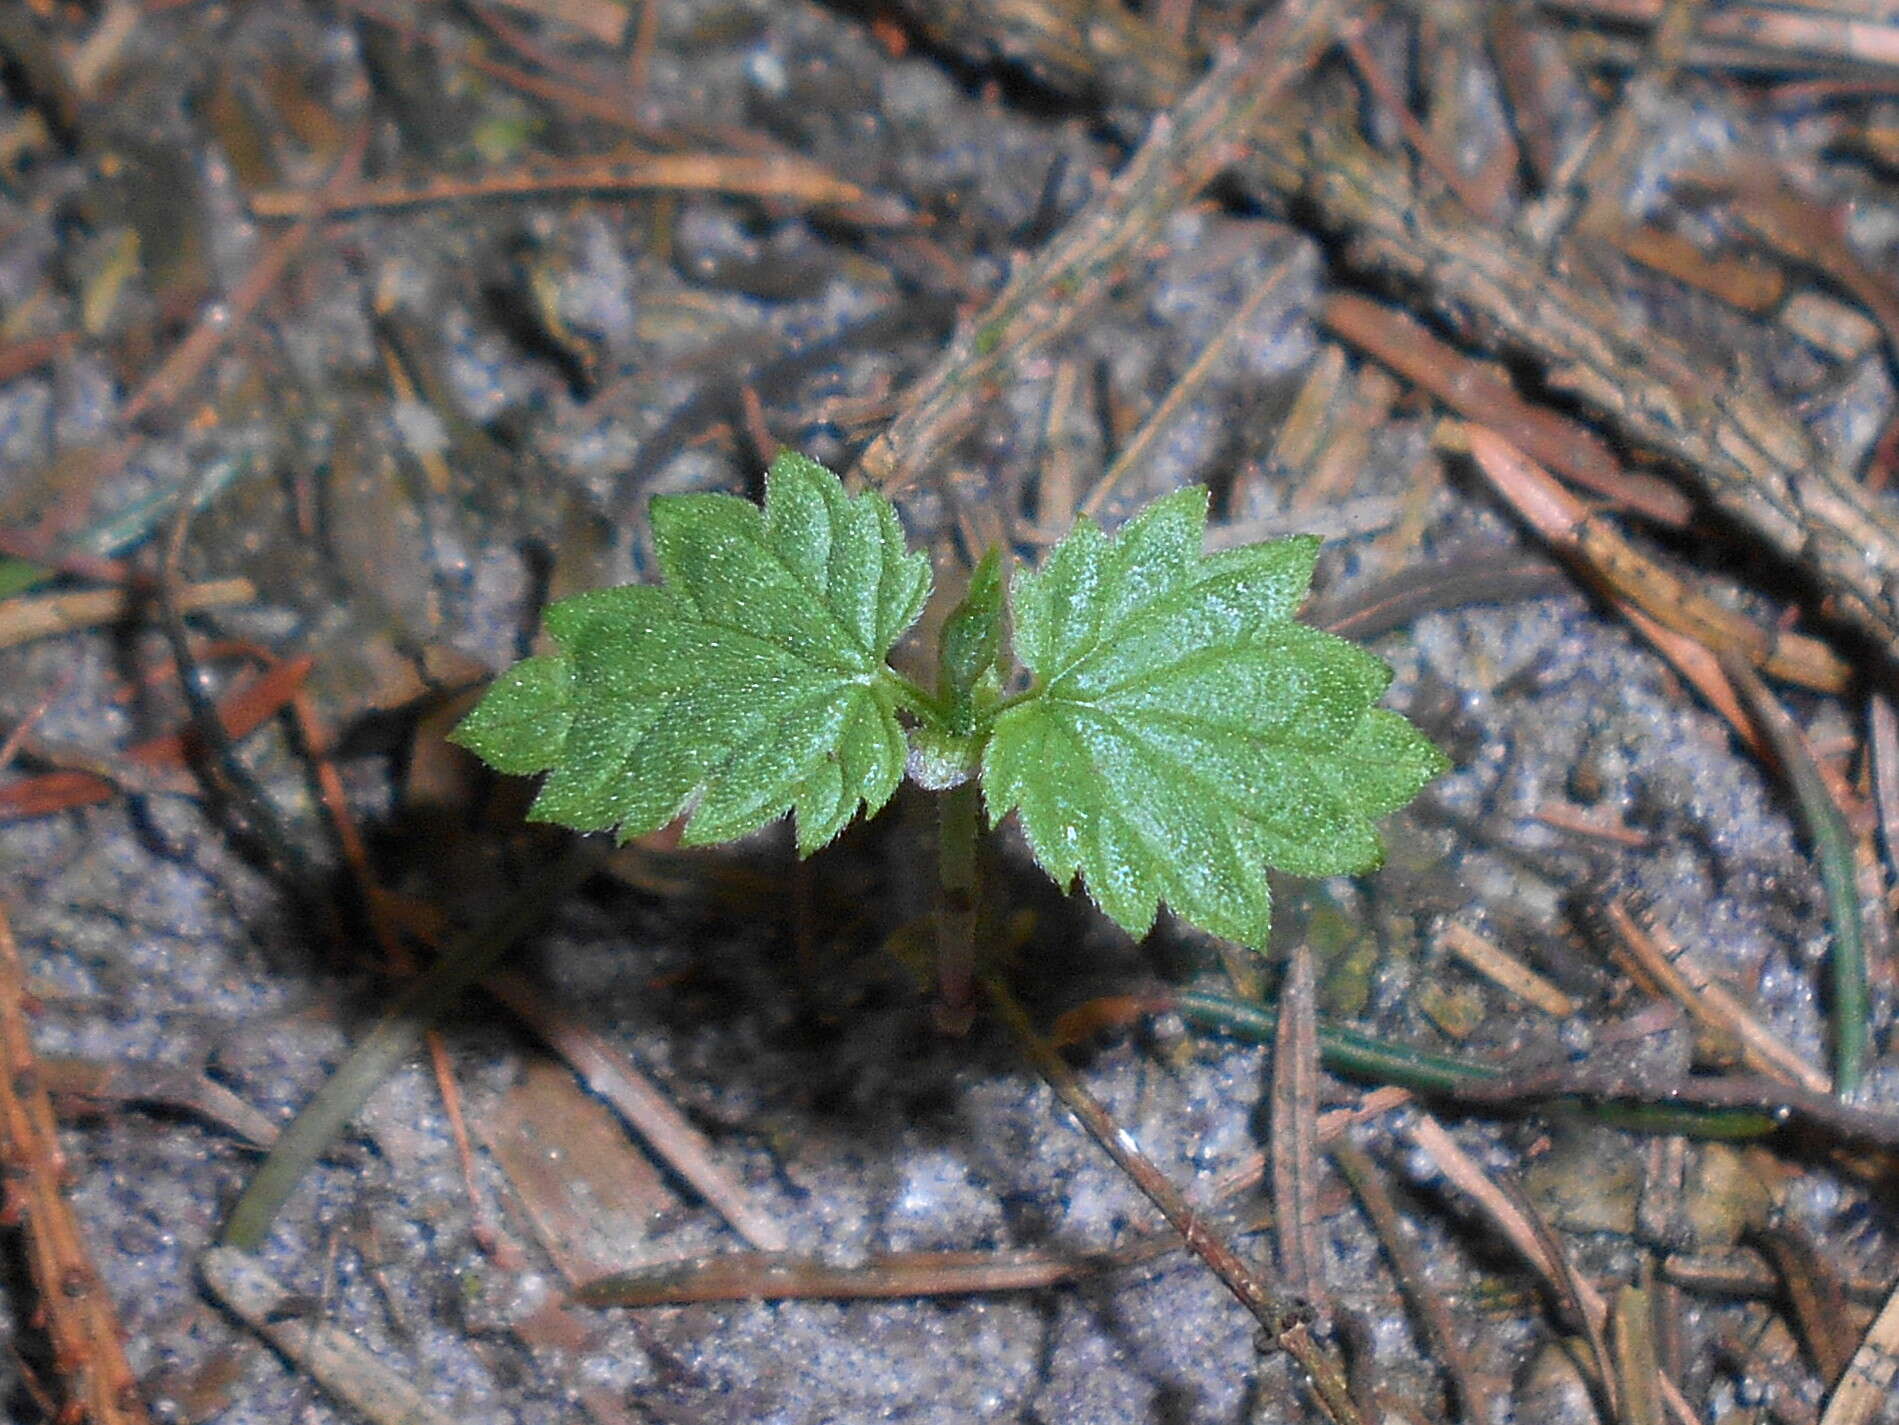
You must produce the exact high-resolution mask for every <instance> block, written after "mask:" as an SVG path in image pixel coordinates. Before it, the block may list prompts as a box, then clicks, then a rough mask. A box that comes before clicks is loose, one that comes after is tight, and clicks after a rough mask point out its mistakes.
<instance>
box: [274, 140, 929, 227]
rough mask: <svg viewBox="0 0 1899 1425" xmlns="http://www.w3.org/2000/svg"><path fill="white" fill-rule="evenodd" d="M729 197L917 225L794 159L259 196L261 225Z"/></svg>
mask: <svg viewBox="0 0 1899 1425" xmlns="http://www.w3.org/2000/svg"><path fill="white" fill-rule="evenodd" d="M655 191H667V192H693V193H729V194H737V195H740V196H743V197H750V198H775V199H780V200H789V201H796V202H799V203H803V204H806V205H808V206H810V207H814V208H830V209H836V210H839V211H841V212H848V213H850V214H852V215H854V216H855V217H856V218H857V219H858V220H859V221H861V222H867V223H870V224H874V225H878V226H895V225H899V224H902V223H905V222H908V221H909V220H910V214H909V212H908V210H907V209H906V208H904V207H903V206H902V205H899V204H893V203H891V202H889V201H882V202H878V201H876V200H874V199H873V197H872V195H871V194H869V193H867V192H866V191H865V190H864V189H863V188H861V187H859V186H858V185H857V184H855V183H852V182H850V181H848V180H847V179H843V178H839V177H837V176H836V175H835V174H832V173H830V172H828V171H826V170H825V169H823V168H820V167H819V166H818V165H817V164H815V163H812V162H810V161H809V160H806V159H802V158H798V157H795V156H793V155H790V154H745V153H737V154H734V153H651V154H626V155H622V156H618V157H605V158H581V159H572V160H540V161H537V162H535V163H531V164H528V165H527V166H525V167H522V168H513V169H503V170H500V171H495V172H489V173H482V174H477V175H475V176H474V177H470V178H458V177H453V176H440V177H435V178H425V179H421V180H418V181H414V182H411V181H408V180H405V179H386V180H380V181H377V182H374V183H360V184H354V185H350V186H347V187H342V188H339V189H337V190H336V192H335V193H334V194H333V195H330V196H328V197H326V196H325V195H323V194H317V195H315V196H312V195H311V194H309V193H306V192H304V191H302V190H300V189H282V190H280V189H269V190H266V191H263V192H259V193H253V194H252V195H251V200H250V203H251V211H252V212H253V213H255V214H256V215H257V216H258V217H260V218H307V217H308V216H309V215H310V214H311V213H316V212H327V213H359V212H366V211H371V210H378V209H387V208H413V207H418V206H421V205H423V204H432V203H455V202H468V201H471V200H476V199H489V198H516V197H539V196H544V195H546V194H550V193H574V192H582V193H641V192H655Z"/></svg>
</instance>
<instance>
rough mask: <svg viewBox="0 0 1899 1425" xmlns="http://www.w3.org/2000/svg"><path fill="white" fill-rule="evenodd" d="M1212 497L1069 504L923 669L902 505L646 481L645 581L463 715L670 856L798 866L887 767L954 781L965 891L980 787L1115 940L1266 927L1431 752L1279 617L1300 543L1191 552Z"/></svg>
mask: <svg viewBox="0 0 1899 1425" xmlns="http://www.w3.org/2000/svg"><path fill="white" fill-rule="evenodd" d="M1206 516H1207V492H1206V491H1205V490H1204V489H1202V488H1198V487H1195V488H1189V489H1184V490H1180V491H1177V492H1175V493H1174V494H1171V495H1168V496H1166V497H1165V498H1163V499H1160V500H1157V501H1155V502H1154V503H1153V504H1151V505H1149V506H1148V507H1147V508H1146V509H1144V510H1143V511H1141V512H1140V513H1139V514H1138V515H1136V516H1135V517H1134V518H1133V519H1132V520H1130V521H1129V522H1128V523H1127V524H1126V525H1124V526H1123V527H1122V528H1121V529H1120V530H1119V531H1118V532H1117V533H1116V534H1114V535H1108V534H1104V533H1103V532H1102V531H1101V529H1100V528H1099V527H1097V526H1096V525H1095V524H1094V523H1093V522H1091V521H1089V520H1087V519H1083V520H1081V521H1080V522H1079V523H1078V524H1077V525H1076V527H1075V529H1074V531H1073V532H1072V533H1071V534H1070V535H1069V536H1068V537H1067V538H1066V539H1064V540H1063V541H1062V542H1061V543H1060V544H1058V545H1057V546H1055V548H1054V549H1053V550H1052V551H1051V552H1050V554H1049V556H1048V559H1047V561H1046V562H1045V563H1044V565H1043V567H1042V568H1041V569H1039V570H1031V569H1018V570H1016V571H1015V573H1014V575H1013V576H1012V577H1010V578H1007V579H1005V578H1004V575H1003V569H1002V559H1001V557H1000V556H999V555H997V554H995V553H991V554H990V555H989V556H988V557H986V558H985V559H983V560H982V562H981V563H980V564H979V565H978V567H977V568H976V570H975V571H974V574H973V576H972V578H971V580H970V585H969V590H968V593H967V594H966V595H965V597H964V598H963V599H962V601H961V602H960V603H959V604H958V605H957V606H956V608H955V609H954V610H953V611H952V612H951V613H950V614H949V615H948V617H947V618H946V619H945V621H944V623H943V632H942V636H941V639H940V642H939V647H938V650H937V660H936V664H937V666H936V677H935V686H934V688H926V687H924V686H922V685H921V684H919V683H918V682H916V681H913V680H912V679H911V678H908V677H906V676H905V675H904V674H902V673H900V672H898V671H897V670H896V669H894V668H893V667H891V665H890V663H889V661H888V660H889V657H890V654H891V650H892V649H893V647H894V646H895V645H896V643H897V641H898V639H899V638H901V637H902V635H903V633H904V632H905V630H907V629H908V628H909V627H910V626H911V624H912V623H914V622H915V621H916V619H917V618H918V616H919V615H920V614H921V612H922V610H923V607H924V603H925V601H926V600H927V599H928V597H929V593H930V574H929V565H928V562H927V560H926V559H925V558H924V556H923V555H922V554H919V553H913V552H911V551H910V550H908V549H907V548H906V546H905V542H904V534H903V529H902V526H901V525H900V524H899V523H898V519H897V513H896V510H895V509H894V507H893V506H892V505H891V504H890V502H889V501H888V500H886V499H885V498H883V496H881V495H879V494H877V493H874V492H870V493H864V494H858V495H852V494H850V493H848V492H847V491H846V490H845V488H844V486H843V484H842V482H841V481H840V480H839V479H838V478H837V476H835V475H833V474H832V473H831V472H830V471H828V470H826V469H825V468H824V467H823V466H821V465H819V464H818V463H817V462H815V461H813V460H809V459H807V458H805V457H803V456H800V455H793V454H784V455H780V456H779V457H778V459H777V460H775V461H774V462H773V463H772V466H771V470H770V472H769V474H768V476H767V479H766V486H765V501H764V505H763V507H762V508H760V507H759V506H757V505H754V504H752V503H751V502H749V501H747V500H743V499H739V498H737V497H736V496H732V495H720V494H693V495H674V496H661V497H659V498H656V499H655V500H654V501H653V506H652V525H653V544H654V548H655V550H656V552H657V555H658V562H659V570H660V575H661V582H659V583H658V584H633V585H626V586H623V587H620V588H615V589H605V590H601V591H598V592H595V593H588V594H582V595H579V596H578V597H575V598H570V599H565V600H563V601H561V602H559V603H557V604H555V605H553V606H552V607H551V608H550V609H549V610H548V613H547V619H546V629H547V633H548V634H549V636H550V638H551V640H552V642H553V643H554V644H555V645H556V647H557V651H555V652H552V653H547V654H543V655H540V656H537V657H533V658H529V659H526V660H525V661H523V662H521V663H518V664H516V665H515V666H514V667H513V668H512V669H510V670H509V671H508V672H507V673H505V674H504V675H503V676H502V677H501V678H500V679H499V680H498V681H497V682H496V683H495V685H494V686H493V688H491V689H490V691H489V692H488V694H487V696H486V697H485V698H484V699H483V700H482V702H481V703H480V704H479V705H478V706H477V707H476V708H475V710H474V711H473V712H471V713H470V714H469V716H468V717H467V719H466V720H465V721H463V722H462V724H461V725H460V727H458V728H457V729H456V731H455V733H454V737H455V740H456V741H458V742H460V743H462V744H463V745H464V746H466V747H468V748H470V749H472V750H473V751H475V752H476V753H478V754H479V755H480V756H482V757H483V758H484V759H486V760H487V761H488V762H489V763H490V764H491V765H493V766H494V767H496V768H498V769H499V770H501V771H503V772H511V773H520V774H530V773H545V774H547V775H546V780H545V781H544V782H543V784H542V786H541V788H540V792H539V795H538V796H537V797H536V798H535V801H534V804H533V807H532V809H531V810H530V812H529V815H530V816H531V817H532V818H533V819H535V820H538V821H548V822H555V823H558V824H560V825H563V826H567V827H572V828H574V829H576V830H581V831H612V832H614V833H615V834H616V835H617V836H618V837H619V838H620V839H621V840H625V839H627V838H630V837H633V836H638V835H641V834H643V833H646V832H650V831H654V830H657V829H658V828H660V827H662V826H665V825H667V824H668V823H670V822H672V821H674V820H676V819H678V818H681V817H683V818H685V825H684V829H683V836H682V839H683V841H684V842H685V843H686V844H689V845H704V844H709V843H715V842H722V841H729V840H731V839H733V838H735V837H739V836H743V835H745V834H746V833H748V832H751V831H755V830H757V829H758V828H760V827H763V826H765V825H767V824H768V823H770V822H772V821H774V820H776V819H777V818H779V817H781V816H783V815H785V814H786V813H787V812H789V813H791V815H792V816H793V817H794V819H795V821H796V828H797V832H796V834H797V844H798V850H799V852H800V853H801V854H807V855H808V854H809V853H811V852H812V851H815V850H817V849H818V848H819V847H821V846H823V845H825V844H826V843H827V842H829V841H831V840H832V839H833V838H834V837H836V836H837V834H838V833H839V832H840V831H842V830H843V829H844V827H845V826H846V825H848V824H849V823H850V822H851V821H852V820H853V818H855V817H856V816H857V815H858V814H859V813H860V812H862V813H863V814H864V815H867V816H868V815H874V814H875V813H876V812H877V811H878V810H879V809H881V808H882V807H883V806H884V804H885V803H886V802H888V801H889V800H890V797H891V795H892V794H893V793H894V792H895V791H896V789H897V786H898V784H899V783H900V782H901V781H902V780H903V779H904V777H905V776H906V775H908V776H909V777H910V778H911V779H912V780H913V781H916V782H917V783H919V784H920V785H922V786H925V787H930V788H936V789H942V790H945V791H947V792H948V794H949V796H948V800H947V802H946V804H945V808H944V817H943V824H944V827H945V829H946V832H947V833H948V834H947V835H946V836H945V840H944V845H943V847H942V857H943V865H944V882H945V885H946V886H949V887H953V888H958V889H963V888H968V887H970V886H973V880H972V879H971V876H970V867H971V865H972V863H973V853H972V852H971V851H970V850H969V849H967V848H966V847H964V846H963V845H962V843H963V842H964V841H965V840H968V839H970V838H973V836H974V832H975V827H976V819H977V818H976V795H977V789H978V788H980V795H981V801H982V804H983V806H984V807H985V808H986V810H987V814H988V820H989V822H990V824H991V825H992V826H993V825H995V824H997V823H999V822H1001V821H1002V820H1003V819H1004V818H1006V817H1007V816H1009V815H1010V814H1011V813H1013V814H1014V815H1015V816H1016V818H1017V820H1018V822H1019V823H1020V826H1021V829H1022V833H1023V836H1024V838H1025V839H1026V840H1027V842H1028V845H1029V849H1030V851H1031V852H1032V853H1033V855H1034V857H1035V859H1036V861H1037V862H1038V863H1039V864H1040V865H1041V867H1042V869H1043V870H1045V871H1047V872H1048V874H1049V875H1050V876H1051V877H1053V878H1054V880H1055V881H1056V883H1057V884H1059V885H1062V886H1064V887H1067V886H1070V885H1072V884H1073V883H1074V882H1075V881H1076V880H1077V879H1078V880H1079V881H1080V883H1081V884H1082V886H1083V887H1085V888H1086V890H1087V892H1088V894H1089V895H1090V896H1091V897H1092V898H1093V899H1094V902H1095V904H1096V905H1098V906H1099V907H1100V908H1101V909H1102V910H1103V911H1104V912H1105V913H1106V914H1107V915H1108V916H1109V917H1110V918H1111V919H1112V920H1114V921H1115V922H1116V923H1117V924H1118V925H1120V926H1121V927H1122V928H1123V929H1125V930H1126V931H1127V932H1128V933H1129V934H1131V935H1135V936H1139V935H1142V934H1144V933H1145V932H1146V931H1147V930H1148V929H1149V928H1150V927H1151V926H1152V925H1153V923H1154V919H1155V916H1156V914H1157V911H1158V908H1159V907H1160V906H1161V905H1163V904H1165V905H1166V906H1167V907H1169V908H1170V909H1171V910H1172V912H1173V913H1174V914H1175V915H1177V916H1179V917H1180V918H1181V919H1183V920H1185V921H1187V922H1188V923H1190V924H1192V925H1196V926H1198V927H1200V928H1201V929H1203V930H1206V931H1209V932H1211V933H1213V934H1215V935H1219V936H1224V937H1226V938H1228V939H1230V940H1233V941H1236V942H1239V943H1240V944H1242V945H1247V946H1252V947H1255V948H1261V947H1264V945H1265V943H1266V938H1267V932H1268V927H1269V925H1270V921H1271V901H1270V896H1269V894H1268V890H1267V883H1266V872H1267V870H1268V868H1277V869H1279V870H1283V871H1289V872H1294V873H1297V874H1300V875H1306V876H1329V875H1342V874H1353V873H1357V872H1362V871H1366V870H1369V869H1371V868H1372V867H1374V866H1376V865H1377V864H1378V862H1379V860H1380V858H1381V856H1382V851H1383V848H1382V845H1381V843H1380V841H1379V837H1378V832H1377V830H1376V828H1375V826H1374V824H1373V823H1374V822H1375V821H1376V819H1377V818H1379V817H1381V816H1383V815H1385V814H1387V813H1389V812H1392V811H1395V810H1397V809H1398V808H1399V807H1402V806H1403V805H1405V803H1407V802H1408V801H1410V800H1411V798H1412V797H1413V796H1415V795H1416V794H1417V792H1418V790H1419V789H1420V788H1421V787H1422V786H1423V785H1424V784H1425V783H1426V782H1427V781H1429V780H1430V779H1431V778H1432V777H1434V776H1436V775H1438V774H1439V773H1440V772H1442V771H1443V770H1444V769H1445V767H1446V763H1445V760H1444V758H1443V756H1442V754H1441V753H1439V752H1438V750H1437V749H1436V748H1435V747H1433V746H1432V745H1431V744H1430V743H1429V742H1428V741H1427V740H1426V739H1425V738H1424V737H1423V736H1422V735H1421V734H1420V733H1419V732H1418V731H1417V730H1416V729H1415V728H1413V727H1412V726H1411V725H1410V724H1409V723H1408V722H1406V721H1405V720H1404V719H1403V718H1402V717H1400V716H1398V715H1397V714H1396V713H1393V712H1389V711H1385V710H1383V709H1380V708H1377V707H1374V706H1373V704H1374V703H1375V702H1376V701H1377V699H1378V697H1379V695H1380V694H1381V693H1382V692H1383V691H1384V689H1385V686H1386V684H1387V683H1388V682H1389V681H1390V678H1391V673H1390V670H1389V669H1388V668H1387V667H1386V666H1385V665H1384V664H1383V663H1381V662H1380V661H1379V660H1378V659H1376V658H1374V657H1372V656H1371V655H1370V654H1368V653H1366V652H1364V651H1363V650H1361V649H1359V648H1356V647H1354V646H1353V645H1352V644H1350V643H1347V642H1346V641H1344V640H1343V639H1340V638H1337V637H1334V636H1333V635H1331V634H1328V633H1324V632H1321V631H1320V630H1318V629H1315V628H1311V627H1308V626H1307V625H1304V624H1301V623H1298V622H1296V621H1295V620H1294V618H1293V614H1294V612H1295V611H1296V610H1297V608H1298V606H1299V604H1300V602H1301V601H1302V600H1303V599H1304V597H1305V594H1306V587H1307V584H1308V582H1309V581H1310V579H1311V576H1312V565H1313V560H1314V559H1315V557H1316V556H1317V553H1318V548H1319V541H1318V540H1317V539H1315V538H1310V537H1298V538H1292V539H1281V540H1274V541H1271V542H1269V543H1263V544H1254V545H1248V546H1246V547H1244V548H1240V549H1233V550H1227V551H1224V552H1220V553H1215V554H1206V553H1203V552H1202V549H1201V544H1202V540H1203V536H1204V534H1205V527H1206Z"/></svg>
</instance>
